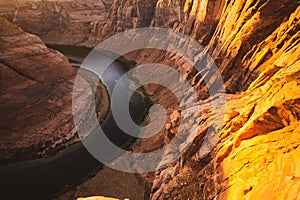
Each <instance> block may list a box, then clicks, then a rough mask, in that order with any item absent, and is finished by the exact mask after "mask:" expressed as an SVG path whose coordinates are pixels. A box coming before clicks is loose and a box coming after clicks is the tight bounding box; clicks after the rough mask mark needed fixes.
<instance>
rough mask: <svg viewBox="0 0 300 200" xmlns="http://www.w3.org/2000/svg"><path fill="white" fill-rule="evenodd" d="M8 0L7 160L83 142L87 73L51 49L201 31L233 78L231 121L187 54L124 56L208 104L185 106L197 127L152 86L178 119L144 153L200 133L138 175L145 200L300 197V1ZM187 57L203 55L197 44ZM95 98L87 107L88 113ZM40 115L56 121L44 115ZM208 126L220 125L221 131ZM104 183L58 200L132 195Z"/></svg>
mask: <svg viewBox="0 0 300 200" xmlns="http://www.w3.org/2000/svg"><path fill="white" fill-rule="evenodd" d="M0 5H1V7H0V16H1V17H3V18H5V19H1V28H0V33H1V34H0V43H1V47H0V52H1V60H0V61H1V64H0V66H1V67H0V70H1V80H0V81H1V127H0V128H1V140H0V141H1V143H0V147H1V158H2V160H4V161H11V160H13V159H15V160H18V156H20V157H22V158H24V156H25V157H26V156H29V157H30V156H32V155H36V154H37V153H38V152H43V151H46V149H47V148H49V146H51V145H53V144H54V143H55V142H57V140H61V138H64V137H65V135H66V134H67V135H69V136H68V138H69V140H70V138H72V137H74V135H75V132H76V131H75V130H73V129H74V124H73V122H72V113H71V103H70V102H71V98H72V84H73V81H74V77H75V74H76V71H75V70H74V69H73V68H72V67H71V65H70V64H69V63H68V61H67V59H66V58H65V57H64V56H63V55H62V54H60V53H59V52H57V51H54V50H51V49H49V48H47V47H46V46H45V44H44V42H45V43H47V44H64V45H78V46H88V47H94V46H96V45H97V44H98V43H99V42H102V41H104V40H105V39H107V38H109V37H110V36H112V35H115V34H117V33H120V32H122V31H125V30H130V29H134V28H138V27H163V28H168V29H170V30H174V31H179V32H181V33H184V34H186V35H188V36H190V37H191V38H193V39H195V40H196V41H198V42H199V43H200V44H201V45H202V46H203V47H204V51H205V52H207V53H209V55H210V56H211V58H212V59H213V60H214V63H215V64H216V65H217V67H218V69H219V72H220V74H221V76H222V79H223V82H224V88H225V91H226V110H225V114H224V117H223V118H224V123H221V124H220V122H219V121H216V120H215V118H214V116H212V115H211V109H210V105H211V104H212V103H213V102H215V103H216V104H217V105H218V104H219V102H218V100H219V99H218V98H217V97H215V96H211V97H209V95H208V87H207V80H209V81H211V82H214V81H215V80H214V77H213V76H212V77H209V76H208V77H206V79H205V77H202V76H201V75H200V74H199V73H197V71H196V70H195V68H193V66H191V65H190V64H189V63H187V62H186V61H185V60H184V59H183V58H182V57H180V56H179V55H174V54H172V53H169V52H165V51H160V50H155V49H142V50H137V51H134V52H130V53H128V54H126V55H124V57H125V58H126V59H128V60H134V61H135V62H136V63H137V65H140V64H145V63H161V64H166V65H168V66H170V67H172V68H174V69H176V70H177V71H179V72H180V73H182V76H183V77H185V78H187V79H188V80H189V82H190V84H191V85H192V86H193V87H194V88H195V89H196V91H197V94H198V96H199V101H197V102H192V103H191V104H190V105H189V106H188V107H187V108H185V109H199V106H200V108H201V109H199V112H197V115H196V116H193V117H191V119H192V121H191V120H190V121H187V122H186V121H184V122H182V121H181V120H180V113H183V112H184V111H185V110H179V103H178V102H177V100H176V99H175V98H172V97H173V95H172V93H171V92H170V91H168V89H167V88H163V87H161V86H158V85H147V86H145V91H146V92H147V94H149V96H150V97H151V98H152V100H153V101H155V102H159V103H160V104H161V105H164V107H165V108H167V113H168V114H169V118H168V120H167V124H166V125H165V128H164V129H163V130H161V131H159V132H158V133H157V134H156V135H154V136H152V137H151V138H147V139H138V141H136V142H135V144H133V147H132V149H133V151H135V152H140V153H144V152H149V151H153V150H155V149H158V148H160V147H162V146H164V145H166V144H168V143H169V142H170V140H172V138H173V137H174V135H176V132H177V130H178V126H179V125H180V124H182V125H183V126H184V131H186V132H188V133H189V132H191V130H194V129H196V130H197V132H196V136H195V137H193V138H188V139H187V140H184V141H182V144H185V143H189V144H190V146H189V148H188V149H187V150H186V151H185V153H184V154H183V155H182V156H181V157H180V158H179V159H178V160H177V161H176V162H172V163H170V164H167V165H165V166H164V167H163V168H161V169H159V170H157V171H155V172H154V173H141V174H139V175H137V176H138V178H137V179H138V180H139V181H140V182H143V183H144V184H145V188H146V189H145V190H147V192H145V194H147V195H148V196H143V198H145V199H152V200H159V199H264V198H268V199H298V198H299V197H298V196H299V191H300V181H299V180H300V171H299V169H300V168H299V165H300V163H299V162H300V161H299V160H300V158H299V155H300V154H299V148H298V147H299V144H300V136H299V132H298V131H300V128H299V119H300V93H299V92H298V91H299V80H300V74H299V70H300V59H299V58H300V56H299V52H300V50H299V49H300V46H299V45H300V43H299V41H300V23H299V17H300V2H299V1H294V0H276V1H275V0H269V1H263V0H152V1H151V0H128V1H123V0H114V1H108V0H99V1H91V0H88V1H79V0H65V1H62V0H48V1H42V0H31V1H30V0H14V1H6V0H0ZM8 21H9V22H8ZM11 23H12V24H15V25H12V24H11ZM18 26H19V27H21V28H22V29H23V30H24V31H23V30H22V29H21V28H19V27H18ZM5 27H6V28H5ZM27 32H28V33H27ZM29 33H30V34H29ZM33 34H34V35H33ZM35 35H37V36H38V37H37V36H35ZM39 37H40V38H41V39H39ZM187 51H192V52H193V53H195V54H196V55H197V51H198V49H187ZM199 54H200V55H197V56H199V58H200V59H204V58H201V53H199ZM50 61H51V62H50ZM41 66H43V67H41ZM151 73H153V70H152V69H149V74H151ZM156 73H157V76H161V77H165V78H166V79H167V77H168V74H159V72H156ZM43 74H44V75H43ZM49 74H51V75H49ZM205 80H206V81H205ZM41 83H43V84H41ZM82 84H83V87H84V88H85V89H84V90H85V91H86V92H85V95H87V97H83V98H88V95H91V94H92V92H91V91H90V90H89V85H88V83H87V82H86V81H84V80H82ZM45 91H47V92H45ZM189 95H190V94H189V93H188V92H187V93H186V96H187V97H189ZM298 95H299V96H298ZM12 99H13V100H12ZM24 102H26V103H24ZM89 103H90V102H85V101H82V105H79V107H80V108H84V107H86V106H87V105H88V104H89ZM42 109H47V110H51V112H50V111H42ZM2 110H3V111H2ZM28 110H30V112H28ZM25 111H26V112H25ZM41 112H42V113H47V114H46V115H43V116H42V117H43V118H41V116H40V115H38V113H41ZM53 112H55V115H53ZM82 115H84V113H82ZM151 120H152V119H151ZM154 120H160V118H159V117H158V118H157V119H154ZM146 121H147V119H146ZM12 127H13V129H12ZM208 127H215V128H216V129H217V127H221V128H220V131H219V132H218V133H212V132H210V131H211V130H210V129H209V128H208ZM66 128H67V129H66ZM53 133H57V134H56V135H54V134H53ZM211 134H212V135H214V134H217V136H218V137H217V141H216V144H211V143H210V141H207V140H206V136H207V135H211ZM55 137H57V138H55ZM67 140H68V139H67ZM72 141H73V140H72ZM41 142H44V143H45V142H46V144H44V145H40V143H41ZM60 143H63V144H65V143H66V142H65V141H64V142H60ZM16 144H17V145H16ZM180 145H181V144H180ZM32 146H34V148H33V147H32ZM16 147H18V148H16ZM37 147H39V148H41V149H38V148H37ZM175 149H176V148H175ZM206 149H211V151H209V152H206V151H205V150H206ZM170 151H172V148H171V150H170V149H166V151H165V154H164V156H163V157H162V158H161V164H162V165H163V164H164V163H168V160H169V159H172V158H170V157H172V152H171V153H170ZM28 152H29V153H28ZM105 170H106V169H105ZM107 170H108V169H107ZM108 171H109V170H108ZM107 173H111V172H107ZM298 173H299V174H298ZM104 176H105V175H103V174H101V171H100V172H97V173H96V175H95V176H94V177H92V178H91V179H90V180H88V181H87V182H83V183H81V184H79V185H78V186H77V188H75V189H74V191H73V192H69V193H67V194H63V195H62V196H60V197H58V199H70V198H78V197H81V196H92V195H106V196H112V197H117V198H125V197H122V196H114V195H115V194H113V193H112V194H106V193H105V194H103V192H102V193H101V191H99V192H98V193H97V188H99V187H97V184H101V178H103V177H104ZM120 176H121V175H120ZM124 177H127V176H125V175H124ZM129 178H130V179H131V178H132V179H133V178H134V177H132V176H131V177H129ZM99 179H100V181H99ZM125 179H126V178H125ZM97 181H98V182H100V183H97ZM134 182H135V181H134ZM93 184H95V185H93ZM135 184H138V183H136V182H135ZM110 187H113V186H110ZM82 188H85V189H82ZM88 188H90V189H91V191H92V192H91V193H89V192H88ZM135 189H136V190H138V191H137V192H139V193H143V191H140V188H138V187H136V188H135ZM104 190H105V189H104ZM113 191H114V190H112V192H113ZM139 198H141V197H139ZM99 199H100V197H99ZM132 199H134V198H132Z"/></svg>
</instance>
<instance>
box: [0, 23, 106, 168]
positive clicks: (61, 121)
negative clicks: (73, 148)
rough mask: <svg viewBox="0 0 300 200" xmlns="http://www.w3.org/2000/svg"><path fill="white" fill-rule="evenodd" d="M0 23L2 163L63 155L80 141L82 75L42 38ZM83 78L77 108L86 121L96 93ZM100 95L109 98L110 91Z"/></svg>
mask: <svg viewBox="0 0 300 200" xmlns="http://www.w3.org/2000/svg"><path fill="white" fill-rule="evenodd" d="M0 22H1V28H0V55H1V56H0V71H1V79H0V87H1V90H0V91H1V92H0V96H1V104H0V106H1V116H0V117H1V120H0V132H1V135H0V149H1V163H7V162H11V161H17V160H24V159H32V158H37V157H42V156H46V155H47V154H49V153H50V154H51V152H52V151H54V152H57V151H58V150H59V147H62V146H66V145H69V144H72V143H74V142H75V141H76V140H77V139H76V138H77V136H76V128H75V126H74V121H73V112H72V94H73V86H74V80H75V77H76V70H75V69H74V68H73V67H72V66H71V65H70V64H69V62H68V60H67V58H66V57H64V56H63V55H62V54H61V53H59V52H58V51H55V50H52V49H49V48H47V47H46V46H45V44H44V42H43V41H42V40H41V39H40V38H38V37H37V36H35V35H32V34H29V33H27V32H24V31H23V30H22V29H21V28H19V27H17V26H15V25H12V24H10V23H9V22H8V21H7V20H5V19H3V18H0ZM79 79H81V80H82V81H81V86H80V88H81V89H82V91H81V93H80V94H79V93H78V94H77V93H76V94H75V93H74V95H75V96H74V98H75V99H76V102H77V103H78V104H77V105H75V107H76V111H77V112H76V113H78V114H80V115H82V116H84V115H85V112H86V111H85V108H86V107H89V105H90V102H89V101H86V98H88V97H90V96H91V95H92V88H91V85H90V84H88V82H87V81H85V80H84V79H83V78H81V77H79ZM100 94H101V95H100V96H101V98H102V97H103V99H105V98H104V97H105V95H104V94H106V91H105V88H104V87H102V90H101V92H100ZM106 98H107V97H106ZM107 107H108V106H107V105H106V106H103V107H102V109H101V112H103V113H105V112H107ZM101 117H102V118H103V117H104V116H101ZM91 127H92V126H91Z"/></svg>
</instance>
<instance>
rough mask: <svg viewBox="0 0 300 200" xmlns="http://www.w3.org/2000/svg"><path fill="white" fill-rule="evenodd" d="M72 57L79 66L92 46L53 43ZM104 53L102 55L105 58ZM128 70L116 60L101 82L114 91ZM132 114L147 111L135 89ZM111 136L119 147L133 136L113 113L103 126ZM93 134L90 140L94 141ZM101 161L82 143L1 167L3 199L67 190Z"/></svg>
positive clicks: (136, 116)
mask: <svg viewBox="0 0 300 200" xmlns="http://www.w3.org/2000/svg"><path fill="white" fill-rule="evenodd" d="M50 47H51V48H53V49H57V50H59V51H60V52H62V53H63V54H64V55H65V56H66V57H68V58H69V60H70V62H71V63H72V64H73V65H80V64H81V62H82V61H83V60H84V58H85V57H86V56H87V55H88V53H89V52H90V51H91V49H89V48H85V47H76V46H61V45H51V46H50ZM105 57H106V56H105V55H103V58H104V59H105ZM126 72H127V69H126V67H125V66H124V65H123V64H121V63H120V62H117V61H115V62H114V63H113V64H112V65H110V67H109V68H108V70H106V71H105V74H104V77H105V78H104V79H103V80H102V82H103V83H104V85H105V86H106V87H107V89H108V91H112V90H113V88H114V86H115V84H116V82H117V81H118V79H119V78H120V77H121V76H122V75H123V74H124V73H126ZM129 109H130V114H131V116H132V118H133V120H134V121H138V119H140V118H141V117H142V115H143V113H144V100H143V96H142V95H141V94H140V93H138V92H135V93H134V95H133V96H132V101H130V105H129ZM101 127H102V129H103V130H104V132H105V133H106V135H107V136H108V138H109V139H110V140H111V141H112V142H114V143H115V144H116V145H118V146H123V145H124V144H126V143H127V142H128V140H129V138H130V136H128V135H127V134H126V133H124V132H123V131H122V130H120V129H119V128H118V127H117V125H116V124H115V122H114V120H113V117H112V115H111V113H109V114H108V116H107V118H106V120H105V121H104V123H103V124H102V125H101ZM93 134H96V133H92V134H91V136H90V137H88V139H90V140H92V139H93V138H92V135H93ZM101 166H103V164H102V163H100V162H99V161H97V160H96V159H95V158H94V157H93V156H92V155H90V154H89V152H88V151H87V150H86V149H85V147H84V146H83V144H82V143H77V144H74V145H72V146H70V147H68V148H66V149H65V150H63V151H62V152H60V153H58V154H57V155H55V156H53V157H50V158H43V159H37V160H31V161H23V162H18V163H13V164H10V165H6V166H0V177H1V178H0V188H1V189H0V191H1V194H0V198H1V199H10V200H12V199H30V200H34V199H48V198H51V197H52V196H53V195H55V194H58V193H60V192H62V191H65V190H67V189H68V188H69V187H71V186H74V185H76V184H77V183H79V182H80V181H82V180H83V179H85V178H87V177H88V176H89V175H91V174H92V173H93V172H95V171H96V170H99V169H101Z"/></svg>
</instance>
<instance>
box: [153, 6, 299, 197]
mask: <svg viewBox="0 0 300 200" xmlns="http://www.w3.org/2000/svg"><path fill="white" fill-rule="evenodd" d="M282 3H283V4H281V5H284V2H282ZM238 4H239V3H237V4H233V7H234V5H236V6H238ZM268 6H271V5H268V4H264V6H263V8H259V10H263V9H266V8H268ZM289 6H290V5H289ZM289 6H288V7H289ZM270 8H271V7H270ZM281 9H283V8H282V7H281ZM286 9H288V8H286ZM224 12H225V13H226V10H225V11H224ZM285 12H287V11H285ZM262 13H263V12H262ZM262 13H260V14H262ZM223 14H224V13H223ZM242 14H243V13H241V15H242ZM299 14H300V7H299V6H298V8H296V9H295V10H294V11H292V12H291V13H290V16H289V17H288V18H287V19H285V22H282V23H281V24H279V25H278V26H277V25H276V26H275V27H276V28H275V29H274V24H277V21H276V20H271V21H272V23H274V24H273V25H272V26H271V27H272V29H273V30H272V32H271V33H270V34H268V35H267V36H261V35H257V33H256V34H255V35H256V37H257V38H255V40H256V41H259V40H262V41H261V42H259V43H257V44H255V45H251V49H252V50H251V51H249V52H247V53H243V54H242V53H240V52H242V50H239V51H238V54H236V55H235V56H233V59H232V60H235V59H238V58H239V57H240V56H243V57H244V58H243V59H242V60H241V61H240V62H238V63H239V64H240V66H243V67H242V68H239V69H240V70H244V69H245V68H244V67H246V69H247V70H246V71H247V73H253V71H256V72H257V74H259V75H258V77H257V78H255V77H256V76H253V77H252V78H253V79H255V80H254V81H253V82H252V84H251V85H250V87H249V88H248V89H247V90H246V91H245V92H243V93H240V94H235V95H228V97H227V109H226V115H225V124H224V128H223V130H222V131H221V133H220V138H219V141H218V143H217V145H216V147H215V148H214V150H213V151H212V152H211V153H210V154H208V155H207V156H205V157H204V158H202V157H199V156H201V154H202V152H201V151H199V149H200V147H201V145H202V140H201V134H202V135H205V134H206V132H205V131H204V130H205V127H207V125H204V127H203V123H199V124H198V125H199V127H201V126H202V127H203V128H201V129H202V131H201V130H199V134H198V137H196V138H195V140H194V142H193V145H192V146H191V147H190V149H189V150H188V151H187V152H186V154H185V155H183V156H182V158H181V161H182V162H177V163H174V164H173V165H171V166H169V167H167V168H166V169H164V170H162V171H160V172H158V173H157V175H156V178H155V180H154V183H153V187H152V196H151V198H152V199H165V198H166V199H174V198H175V199H176V198H177V199H187V198H191V197H194V198H195V199H264V198H265V197H268V199H295V198H297V197H298V191H299V184H300V182H299V179H298V177H299V175H298V171H299V167H298V164H297V163H298V160H299V158H298V154H299V152H298V151H299V148H298V146H299V143H300V138H299V114H300V113H299V111H300V110H299V93H298V92H297V91H298V90H299V68H300V63H299V62H300V56H299V48H300V46H299V39H300V38H299V36H300V35H299V31H300V29H299V17H300V15H299ZM240 17H242V16H240ZM272 17H273V16H272ZM280 19H281V18H280V17H279V21H280ZM259 21H260V24H263V23H266V24H269V21H268V20H266V21H265V20H264V19H261V20H259ZM220 23H223V26H224V27H222V28H223V29H226V28H227V27H228V26H226V21H225V22H224V21H223V20H222V18H221V20H220ZM224 23H225V24H224ZM228 23H231V22H228ZM247 23H251V20H250V21H247V22H246V24H247ZM220 27H221V24H219V26H218V29H219V28H220ZM271 27H270V28H271ZM249 28H250V26H249ZM253 28H254V30H256V28H255V26H254V27H253ZM218 29H217V30H218ZM234 30H235V29H233V30H231V32H234ZM240 30H243V29H240ZM261 31H268V28H266V29H263V30H261ZM254 32H255V31H254ZM215 34H218V32H216V33H215ZM239 34H240V33H239V31H238V32H236V34H235V35H234V36H235V37H234V39H233V41H234V40H239V41H241V42H242V44H244V43H243V42H246V41H247V40H248V39H247V38H251V37H254V35H252V34H251V32H248V34H246V33H243V35H242V36H238V35H239ZM261 34H262V35H264V33H261ZM215 37H217V36H216V35H214V36H213V38H212V40H211V43H210V44H214V40H215ZM261 37H262V38H261ZM229 38H230V37H229ZM226 39H228V37H227V38H226ZM228 45H234V43H228ZM221 46H222V45H221ZM238 46H239V45H238ZM241 46H243V45H241ZM208 48H209V49H212V51H213V52H216V51H218V48H219V47H216V48H215V49H214V48H213V47H210V46H208ZM249 48H250V47H249ZM229 53H234V51H233V50H228V51H227V54H229ZM221 55H222V54H221ZM213 56H214V54H213ZM223 62H225V63H227V59H226V57H224V60H223ZM235 62H236V61H235ZM227 64H228V63H227ZM222 65H223V64H222V63H221V65H220V70H222ZM231 66H232V65H229V66H227V68H226V67H224V69H225V70H229V68H230V67H231ZM228 67H229V68H228ZM236 73H238V71H236ZM236 73H234V74H232V76H230V77H231V79H232V80H231V81H230V84H229V86H231V85H232V84H233V83H234V85H237V86H238V87H237V88H236V89H238V88H239V87H244V84H245V82H244V81H243V80H244V79H243V78H242V79H241V81H239V82H238V81H236V80H233V79H235V78H236V76H237V75H236ZM225 78H226V77H225ZM245 81H247V80H245ZM250 82H251V81H250ZM203 111H204V110H201V111H200V112H201V114H200V116H201V117H202V118H204V119H206V121H207V120H209V119H210V118H211V116H209V114H208V113H206V112H205V111H204V112H203ZM204 121H205V120H204ZM211 123H212V124H213V125H214V122H213V121H212V122H211ZM202 137H203V136H202ZM204 145H205V143H204ZM199 158H200V160H199Z"/></svg>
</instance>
